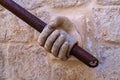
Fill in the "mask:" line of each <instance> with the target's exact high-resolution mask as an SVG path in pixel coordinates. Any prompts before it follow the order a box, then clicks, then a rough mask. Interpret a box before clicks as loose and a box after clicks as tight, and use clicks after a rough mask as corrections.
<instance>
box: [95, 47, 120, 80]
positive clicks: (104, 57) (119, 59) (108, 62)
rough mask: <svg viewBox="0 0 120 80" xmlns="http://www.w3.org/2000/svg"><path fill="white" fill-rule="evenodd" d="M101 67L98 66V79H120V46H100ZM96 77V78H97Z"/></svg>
mask: <svg viewBox="0 0 120 80" xmlns="http://www.w3.org/2000/svg"><path fill="white" fill-rule="evenodd" d="M98 56H99V61H100V64H99V67H97V72H96V74H97V78H96V79H97V80H119V79H120V76H119V75H120V68H119V67H120V46H116V47H112V46H100V47H98ZM96 79H95V80H96Z"/></svg>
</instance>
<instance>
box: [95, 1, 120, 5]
mask: <svg viewBox="0 0 120 80" xmlns="http://www.w3.org/2000/svg"><path fill="white" fill-rule="evenodd" d="M97 3H98V4H101V5H120V0H97Z"/></svg>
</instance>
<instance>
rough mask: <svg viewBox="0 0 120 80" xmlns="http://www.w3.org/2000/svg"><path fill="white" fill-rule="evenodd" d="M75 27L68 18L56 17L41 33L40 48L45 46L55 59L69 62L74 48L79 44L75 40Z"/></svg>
mask: <svg viewBox="0 0 120 80" xmlns="http://www.w3.org/2000/svg"><path fill="white" fill-rule="evenodd" d="M74 26H75V25H74V24H73V23H72V22H71V21H70V20H69V19H68V18H67V17H63V16H59V17H56V18H55V19H53V20H52V21H51V22H50V23H49V24H48V25H47V26H46V27H45V29H44V30H43V31H42V32H41V34H40V36H39V39H38V42H39V44H40V46H43V47H44V48H45V49H46V50H47V51H48V52H51V53H52V54H53V55H54V56H55V57H58V58H60V59H61V60H67V59H68V58H69V56H70V51H71V49H72V47H73V46H74V45H75V44H76V43H77V40H76V39H75V38H74V37H75V36H74V35H75V32H74V29H75V28H74ZM76 36H77V35H76Z"/></svg>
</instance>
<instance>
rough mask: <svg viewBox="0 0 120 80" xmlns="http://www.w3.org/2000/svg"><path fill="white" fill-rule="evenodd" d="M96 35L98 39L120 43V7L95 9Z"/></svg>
mask: <svg viewBox="0 0 120 80" xmlns="http://www.w3.org/2000/svg"><path fill="white" fill-rule="evenodd" d="M93 14H94V21H95V33H94V34H95V37H96V38H97V39H98V40H104V41H108V42H116V43H120V8H117V7H116V8H96V9H93Z"/></svg>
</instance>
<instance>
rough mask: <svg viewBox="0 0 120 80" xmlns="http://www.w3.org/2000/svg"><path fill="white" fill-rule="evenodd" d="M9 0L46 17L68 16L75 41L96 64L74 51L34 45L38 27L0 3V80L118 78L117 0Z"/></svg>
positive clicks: (119, 8) (119, 3) (119, 12)
mask: <svg viewBox="0 0 120 80" xmlns="http://www.w3.org/2000/svg"><path fill="white" fill-rule="evenodd" d="M13 1H15V2H17V3H18V4H19V5H21V6H22V7H24V8H25V9H27V10H28V11H29V12H31V13H32V14H34V15H35V16H37V17H38V18H40V19H42V20H43V21H45V22H46V23H49V21H50V19H51V18H52V17H55V16H66V17H68V18H69V19H70V20H71V21H73V23H74V24H75V25H76V30H77V32H78V33H79V35H76V37H78V39H80V40H79V41H80V42H79V45H80V46H81V47H82V48H84V49H85V50H87V51H88V52H90V53H91V54H92V55H94V56H95V57H96V58H98V59H99V61H100V64H99V66H98V67H96V68H89V67H87V66H86V65H85V64H83V63H82V62H81V61H79V60H77V59H76V58H75V57H73V56H71V58H70V59H69V60H67V61H61V60H59V59H57V58H55V57H53V56H52V55H51V54H50V53H48V52H46V51H45V49H44V48H42V47H40V46H39V44H38V42H37V39H38V36H39V34H40V33H39V32H37V31H36V30H34V29H33V28H31V27H30V26H29V25H27V24H26V23H25V22H23V21H22V20H20V19H19V18H18V17H16V16H15V15H13V14H12V13H11V12H9V11H8V10H6V9H5V8H3V7H2V6H0V80H120V0H13ZM81 42H82V43H81Z"/></svg>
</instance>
